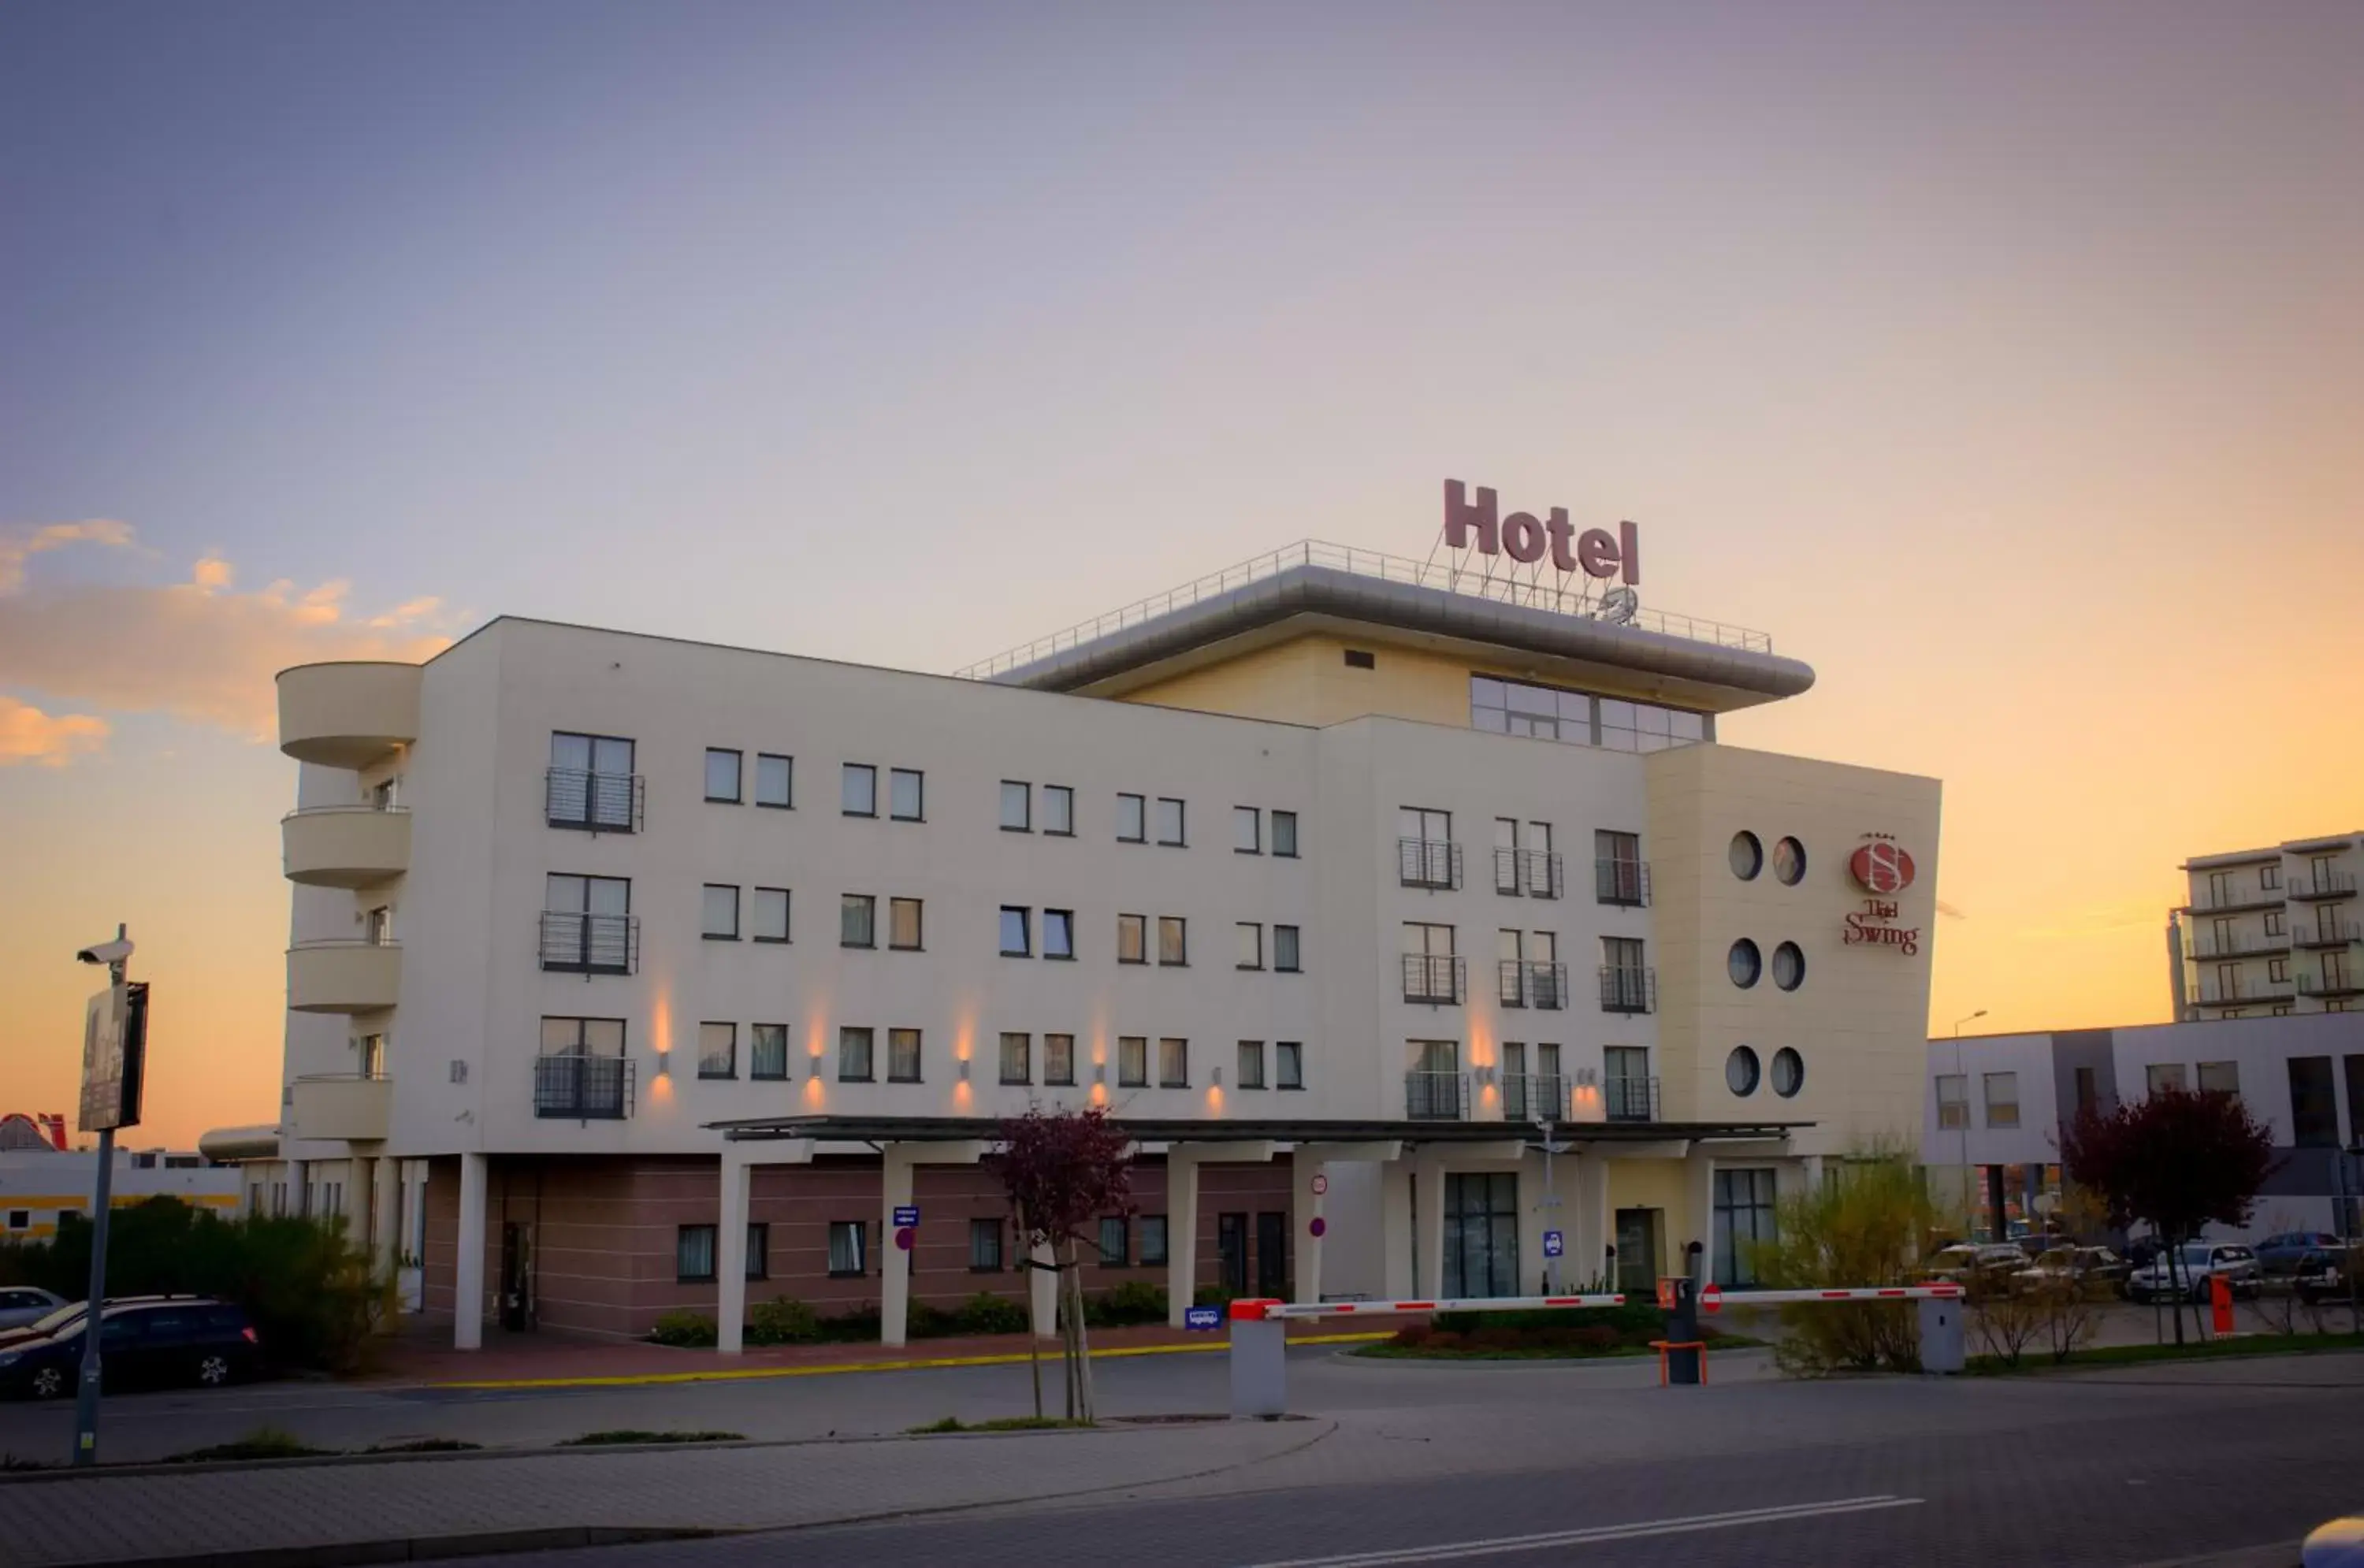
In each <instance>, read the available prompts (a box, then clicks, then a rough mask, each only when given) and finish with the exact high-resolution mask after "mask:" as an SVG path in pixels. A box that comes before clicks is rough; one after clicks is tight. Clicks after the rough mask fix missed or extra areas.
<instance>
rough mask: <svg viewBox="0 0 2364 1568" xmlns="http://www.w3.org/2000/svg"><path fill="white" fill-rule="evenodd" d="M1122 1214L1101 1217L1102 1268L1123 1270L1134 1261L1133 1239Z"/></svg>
mask: <svg viewBox="0 0 2364 1568" xmlns="http://www.w3.org/2000/svg"><path fill="white" fill-rule="evenodd" d="M1129 1229H1130V1227H1128V1226H1127V1225H1126V1224H1125V1222H1124V1216H1123V1215H1121V1214H1104V1215H1102V1216H1100V1267H1102V1268H1104V1269H1121V1268H1123V1267H1124V1266H1125V1265H1126V1263H1128V1262H1131V1261H1132V1237H1131V1236H1129V1235H1128V1234H1126V1232H1127V1231H1128V1230H1129Z"/></svg>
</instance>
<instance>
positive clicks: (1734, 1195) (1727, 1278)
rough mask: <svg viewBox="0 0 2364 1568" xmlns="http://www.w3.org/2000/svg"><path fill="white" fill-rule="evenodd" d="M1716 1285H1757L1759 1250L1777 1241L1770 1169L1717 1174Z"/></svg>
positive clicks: (1715, 1222) (1715, 1192) (1715, 1197)
mask: <svg viewBox="0 0 2364 1568" xmlns="http://www.w3.org/2000/svg"><path fill="white" fill-rule="evenodd" d="M1714 1183H1715V1191H1714V1209H1715V1214H1714V1221H1713V1224H1714V1244H1715V1262H1714V1265H1713V1266H1714V1269H1715V1282H1716V1284H1723V1285H1734V1284H1738V1285H1749V1284H1756V1258H1755V1256H1754V1254H1755V1252H1756V1249H1757V1248H1759V1247H1762V1246H1766V1245H1768V1244H1770V1243H1771V1241H1772V1240H1773V1239H1774V1221H1773V1212H1774V1211H1773V1172H1772V1171H1771V1169H1770V1168H1765V1167H1760V1168H1755V1169H1749V1168H1743V1169H1739V1170H1718V1171H1717V1172H1716V1173H1715V1174H1714Z"/></svg>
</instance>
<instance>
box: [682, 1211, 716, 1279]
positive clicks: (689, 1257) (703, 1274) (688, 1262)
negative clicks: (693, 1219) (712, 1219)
mask: <svg viewBox="0 0 2364 1568" xmlns="http://www.w3.org/2000/svg"><path fill="white" fill-rule="evenodd" d="M673 1275H674V1278H675V1281H677V1282H678V1283H680V1284H704V1283H705V1282H707V1281H708V1280H711V1279H712V1278H713V1277H714V1227H713V1226H711V1225H685V1226H682V1227H681V1228H680V1229H678V1230H676V1231H675V1232H674V1242H673Z"/></svg>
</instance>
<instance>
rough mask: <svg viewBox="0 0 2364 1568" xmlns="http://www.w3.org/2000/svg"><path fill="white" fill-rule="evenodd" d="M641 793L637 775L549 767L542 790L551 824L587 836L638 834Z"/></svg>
mask: <svg viewBox="0 0 2364 1568" xmlns="http://www.w3.org/2000/svg"><path fill="white" fill-rule="evenodd" d="M643 793H644V792H643V791H642V789H641V775H640V774H638V773H588V772H585V770H583V769H581V768H552V769H551V770H550V773H549V775H548V780H547V784H546V788H545V795H546V799H547V805H548V817H549V820H550V825H551V826H552V827H553V828H581V829H582V830H584V831H585V832H590V833H637V832H639V831H640V830H641V801H642V795H643Z"/></svg>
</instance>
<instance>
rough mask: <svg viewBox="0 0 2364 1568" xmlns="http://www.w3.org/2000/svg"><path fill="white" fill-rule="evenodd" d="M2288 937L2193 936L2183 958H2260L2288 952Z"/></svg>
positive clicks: (2185, 947) (2187, 943) (2289, 948)
mask: <svg viewBox="0 0 2364 1568" xmlns="http://www.w3.org/2000/svg"><path fill="white" fill-rule="evenodd" d="M2290 950H2291V940H2290V938H2288V937H2250V936H2238V935H2236V936H2230V937H2223V938H2218V937H2214V936H2195V937H2193V938H2192V939H2191V940H2190V941H2189V942H2186V943H2185V944H2184V948H2183V951H2184V956H2185V957H2187V958H2191V959H2195V960H2196V959H2220V958H2261V957H2265V956H2267V955H2269V954H2272V953H2280V952H2288V951H2290Z"/></svg>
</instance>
